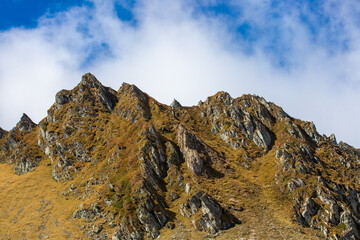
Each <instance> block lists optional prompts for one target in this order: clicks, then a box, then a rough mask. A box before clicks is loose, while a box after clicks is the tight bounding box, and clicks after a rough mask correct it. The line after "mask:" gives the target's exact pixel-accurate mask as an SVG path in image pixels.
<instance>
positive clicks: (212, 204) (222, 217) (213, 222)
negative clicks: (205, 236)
mask: <svg viewBox="0 0 360 240" xmlns="http://www.w3.org/2000/svg"><path fill="white" fill-rule="evenodd" d="M199 210H201V211H202V214H201V215H200V217H199V218H197V219H196V220H195V221H194V227H195V228H196V229H198V230H200V231H204V232H209V233H211V234H215V233H217V232H218V231H220V230H226V229H229V228H231V227H233V226H235V224H240V223H241V222H240V220H238V219H237V218H236V217H235V216H234V215H232V214H231V213H230V212H228V211H227V210H226V209H224V208H222V207H221V206H220V204H219V203H218V202H217V201H216V200H215V199H213V198H212V197H210V196H209V195H208V194H206V193H204V192H198V193H197V194H195V195H193V196H192V197H190V198H189V199H188V200H186V201H185V202H184V203H183V204H181V205H180V212H181V214H182V215H183V216H184V217H192V216H194V215H195V214H196V213H197V212H198V211H199Z"/></svg>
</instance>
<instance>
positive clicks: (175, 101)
mask: <svg viewBox="0 0 360 240" xmlns="http://www.w3.org/2000/svg"><path fill="white" fill-rule="evenodd" d="M170 107H172V108H179V107H182V106H181V104H180V103H179V102H178V101H177V100H176V99H174V100H173V101H172V103H171V104H170Z"/></svg>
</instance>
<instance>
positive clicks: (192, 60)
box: [0, 0, 360, 146]
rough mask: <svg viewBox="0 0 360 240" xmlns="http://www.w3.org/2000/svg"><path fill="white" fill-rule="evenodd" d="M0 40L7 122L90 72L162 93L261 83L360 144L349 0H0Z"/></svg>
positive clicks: (185, 96)
mask: <svg viewBox="0 0 360 240" xmlns="http://www.w3.org/2000/svg"><path fill="white" fill-rule="evenodd" d="M0 52H1V55H0V126H1V127H3V128H5V129H8V130H9V129H11V128H12V127H13V126H14V125H15V124H16V122H17V121H18V119H19V118H20V116H21V114H22V112H26V113H28V115H29V116H30V117H32V118H33V119H34V121H37V122H38V121H40V120H41V119H42V118H43V117H45V116H46V110H47V109H48V108H49V107H50V106H51V104H52V103H53V102H54V96H55V94H56V92H57V91H59V90H60V89H63V88H65V89H71V88H73V87H74V86H75V85H76V84H77V83H78V82H79V81H80V78H81V75H82V74H84V73H86V72H92V73H94V74H95V75H96V76H97V77H98V79H99V80H100V81H101V82H103V83H104V84H105V85H108V86H111V87H113V88H114V89H118V88H119V87H120V85H121V83H122V82H129V83H134V84H136V85H138V86H139V87H140V88H141V89H142V90H144V91H145V92H148V93H149V94H150V95H152V96H153V97H155V98H156V99H158V100H159V101H160V102H163V103H167V104H169V103H170V102H171V101H172V99H173V98H176V99H178V100H179V101H180V102H181V103H182V104H183V105H195V104H197V102H198V101H199V100H204V99H205V98H206V97H207V96H209V95H213V94H214V93H216V92H217V91H219V90H225V91H228V92H229V93H230V94H231V95H232V96H233V97H238V96H241V95H242V94H245V93H251V94H257V95H260V96H263V97H265V98H266V99H267V100H268V101H273V102H275V103H276V104H278V105H280V106H282V107H283V108H284V110H285V111H287V112H288V113H289V114H290V115H292V116H294V117H297V118H301V119H303V120H312V121H314V122H315V124H316V126H317V128H318V130H319V131H320V133H324V134H327V135H329V134H331V133H333V132H334V133H335V134H336V136H337V138H338V140H343V141H346V142H349V143H350V144H353V145H355V146H360V139H359V138H358V136H359V134H360V128H359V127H358V121H357V119H359V117H360V113H359V112H358V111H356V110H355V109H356V106H359V103H360V96H359V83H360V70H359V69H360V68H359V67H358V66H359V65H360V4H359V3H358V2H357V1H355V0H342V1H340V0H328V1H310V0H309V1H299V0H293V1H280V0H278V1H275V0H274V1H272V0H230V1H218V0H197V1H190V0H172V1H170V0H147V1H146V0H139V1H129V0H128V1H126V0H88V1H80V0H76V1H70V0H65V1H54V0H47V1H30V0H13V1H12V0H3V1H1V3H0ZM14 96H16V97H14Z"/></svg>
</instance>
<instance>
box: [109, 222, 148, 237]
mask: <svg viewBox="0 0 360 240" xmlns="http://www.w3.org/2000/svg"><path fill="white" fill-rule="evenodd" d="M136 226H137V221H136V220H135V219H133V218H131V217H123V218H122V220H121V223H120V226H119V227H118V228H117V229H116V230H115V232H114V234H113V236H112V238H111V239H112V240H143V239H144V235H143V232H142V231H139V230H138V228H137V227H136Z"/></svg>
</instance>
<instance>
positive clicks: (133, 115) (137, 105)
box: [116, 83, 151, 123]
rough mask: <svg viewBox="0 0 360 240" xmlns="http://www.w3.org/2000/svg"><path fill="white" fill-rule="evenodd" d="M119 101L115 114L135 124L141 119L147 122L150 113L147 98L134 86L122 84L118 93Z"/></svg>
mask: <svg viewBox="0 0 360 240" xmlns="http://www.w3.org/2000/svg"><path fill="white" fill-rule="evenodd" d="M118 96H119V99H120V102H119V104H117V107H116V111H117V113H118V114H119V115H120V116H121V117H123V118H126V119H127V120H129V121H131V122H132V123H135V122H137V121H139V120H140V119H141V118H143V119H145V120H149V119H150V118H151V111H150V107H149V97H148V96H147V95H146V94H145V93H143V92H142V91H141V90H140V89H139V88H137V87H136V86H135V85H130V84H127V83H123V85H122V86H121V87H120V89H119V91H118Z"/></svg>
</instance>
